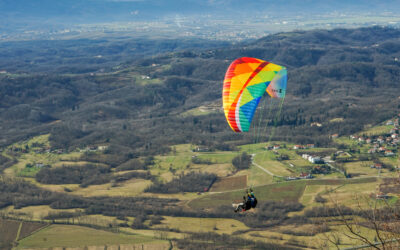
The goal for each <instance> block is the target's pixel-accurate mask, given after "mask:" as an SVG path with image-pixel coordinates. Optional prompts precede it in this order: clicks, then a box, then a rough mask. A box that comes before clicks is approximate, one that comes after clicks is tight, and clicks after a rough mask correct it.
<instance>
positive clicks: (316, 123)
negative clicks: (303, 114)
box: [310, 122, 322, 127]
mask: <svg viewBox="0 0 400 250" xmlns="http://www.w3.org/2000/svg"><path fill="white" fill-rule="evenodd" d="M310 126H311V127H314V126H315V127H322V124H321V123H319V122H312V123H311V124H310Z"/></svg>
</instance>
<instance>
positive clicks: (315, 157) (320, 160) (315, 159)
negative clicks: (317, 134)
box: [308, 155, 324, 164]
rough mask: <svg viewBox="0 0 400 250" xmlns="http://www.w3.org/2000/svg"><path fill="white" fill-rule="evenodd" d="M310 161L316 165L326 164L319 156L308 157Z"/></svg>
mask: <svg viewBox="0 0 400 250" xmlns="http://www.w3.org/2000/svg"><path fill="white" fill-rule="evenodd" d="M308 161H309V162H311V163H314V164H320V163H324V160H322V159H321V157H319V156H311V155H309V156H308Z"/></svg>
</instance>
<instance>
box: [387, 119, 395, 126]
mask: <svg viewBox="0 0 400 250" xmlns="http://www.w3.org/2000/svg"><path fill="white" fill-rule="evenodd" d="M386 125H394V122H393V121H392V120H389V121H387V122H386Z"/></svg>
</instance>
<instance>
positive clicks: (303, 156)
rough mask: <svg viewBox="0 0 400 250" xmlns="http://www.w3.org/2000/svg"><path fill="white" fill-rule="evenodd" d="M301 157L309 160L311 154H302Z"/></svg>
mask: <svg viewBox="0 0 400 250" xmlns="http://www.w3.org/2000/svg"><path fill="white" fill-rule="evenodd" d="M301 157H302V158H303V159H305V160H308V157H309V155H308V154H302V155H301Z"/></svg>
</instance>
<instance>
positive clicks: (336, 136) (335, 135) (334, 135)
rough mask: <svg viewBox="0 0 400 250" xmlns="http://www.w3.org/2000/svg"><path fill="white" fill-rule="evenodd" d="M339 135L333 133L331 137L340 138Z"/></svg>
mask: <svg viewBox="0 0 400 250" xmlns="http://www.w3.org/2000/svg"><path fill="white" fill-rule="evenodd" d="M338 137H339V134H333V135H331V138H332V139H335V138H338Z"/></svg>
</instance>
